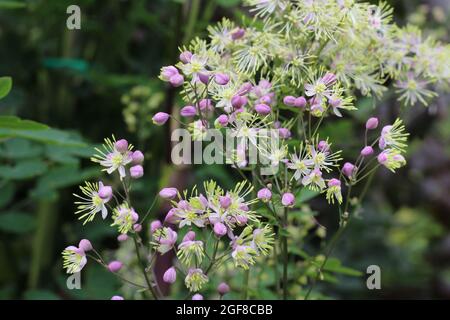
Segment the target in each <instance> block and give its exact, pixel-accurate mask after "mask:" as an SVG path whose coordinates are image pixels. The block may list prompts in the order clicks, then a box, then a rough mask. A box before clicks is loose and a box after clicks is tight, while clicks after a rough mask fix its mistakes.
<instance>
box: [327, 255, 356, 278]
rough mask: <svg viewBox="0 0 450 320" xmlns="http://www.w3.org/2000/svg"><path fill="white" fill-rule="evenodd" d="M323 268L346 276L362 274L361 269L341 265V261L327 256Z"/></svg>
mask: <svg viewBox="0 0 450 320" xmlns="http://www.w3.org/2000/svg"><path fill="white" fill-rule="evenodd" d="M323 269H324V270H325V271H328V272H334V273H339V274H344V275H347V276H353V277H361V276H362V272H361V271H358V270H355V269H351V268H348V267H345V266H343V265H342V264H341V261H339V260H338V259H336V258H329V259H328V261H327V262H326V263H325V266H324V268H323Z"/></svg>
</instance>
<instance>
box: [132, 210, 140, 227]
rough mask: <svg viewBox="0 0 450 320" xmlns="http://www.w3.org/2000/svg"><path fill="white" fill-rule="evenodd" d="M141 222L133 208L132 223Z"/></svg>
mask: <svg viewBox="0 0 450 320" xmlns="http://www.w3.org/2000/svg"><path fill="white" fill-rule="evenodd" d="M138 220H139V215H138V214H137V212H136V211H134V209H133V208H131V221H132V222H133V223H135V222H137V221H138Z"/></svg>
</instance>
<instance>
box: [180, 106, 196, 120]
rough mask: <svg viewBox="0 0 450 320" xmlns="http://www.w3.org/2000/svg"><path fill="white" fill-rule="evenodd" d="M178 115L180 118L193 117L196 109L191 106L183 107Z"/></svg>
mask: <svg viewBox="0 0 450 320" xmlns="http://www.w3.org/2000/svg"><path fill="white" fill-rule="evenodd" d="M180 114H181V116H182V117H194V116H195V115H196V114H197V109H195V107H193V106H185V107H183V108H181V110H180Z"/></svg>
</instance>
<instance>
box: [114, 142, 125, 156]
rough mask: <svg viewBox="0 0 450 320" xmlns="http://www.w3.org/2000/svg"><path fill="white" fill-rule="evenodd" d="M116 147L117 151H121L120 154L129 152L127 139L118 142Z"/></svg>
mask: <svg viewBox="0 0 450 320" xmlns="http://www.w3.org/2000/svg"><path fill="white" fill-rule="evenodd" d="M114 146H115V148H116V150H117V151H119V152H120V153H124V152H127V151H128V141H127V140H125V139H120V140H118V141H116V143H115V144H114Z"/></svg>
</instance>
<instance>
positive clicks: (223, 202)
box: [219, 195, 231, 209]
mask: <svg viewBox="0 0 450 320" xmlns="http://www.w3.org/2000/svg"><path fill="white" fill-rule="evenodd" d="M219 202H220V206H221V207H222V208H224V209H228V207H229V206H230V205H231V198H230V196H228V195H226V196H220V197H219Z"/></svg>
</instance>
